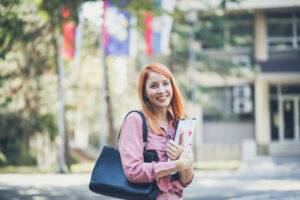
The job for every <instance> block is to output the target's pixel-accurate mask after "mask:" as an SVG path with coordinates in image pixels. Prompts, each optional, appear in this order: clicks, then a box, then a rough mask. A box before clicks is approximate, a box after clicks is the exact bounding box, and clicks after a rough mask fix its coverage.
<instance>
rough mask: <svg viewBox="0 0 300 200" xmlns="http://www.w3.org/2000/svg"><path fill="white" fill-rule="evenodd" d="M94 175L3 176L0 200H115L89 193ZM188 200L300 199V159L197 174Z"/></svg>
mask: <svg viewBox="0 0 300 200" xmlns="http://www.w3.org/2000/svg"><path fill="white" fill-rule="evenodd" d="M89 178H90V174H2V175H0V200H8V199H9V200H14V199H16V200H17V199H22V200H61V199H68V200H83V199H84V200H85V199H95V200H96V199H97V200H100V199H103V200H108V199H113V198H108V197H103V196H99V195H96V194H94V193H92V192H90V191H89V190H88V182H89ZM185 199H187V200H198V199H199V200H201V199H205V200H211V199H232V200H252V199H284V200H290V199H291V200H294V199H295V200H296V199H300V158H299V157H298V158H296V157H294V158H269V157H260V158H255V159H253V160H251V161H247V162H244V163H243V164H242V166H241V168H240V170H238V171H234V172H230V171H209V172H202V171H197V172H196V176H195V179H194V181H193V183H192V184H191V186H190V187H188V188H187V189H186V190H185Z"/></svg>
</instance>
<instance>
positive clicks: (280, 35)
mask: <svg viewBox="0 0 300 200" xmlns="http://www.w3.org/2000/svg"><path fill="white" fill-rule="evenodd" d="M267 26H268V42H269V47H270V50H289V49H299V47H300V13H269V14H267Z"/></svg>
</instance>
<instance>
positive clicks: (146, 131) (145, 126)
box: [117, 110, 148, 151]
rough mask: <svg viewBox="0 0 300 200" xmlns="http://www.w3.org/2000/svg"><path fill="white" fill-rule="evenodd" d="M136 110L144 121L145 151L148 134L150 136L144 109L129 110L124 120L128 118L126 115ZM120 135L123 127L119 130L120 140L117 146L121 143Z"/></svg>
mask: <svg viewBox="0 0 300 200" xmlns="http://www.w3.org/2000/svg"><path fill="white" fill-rule="evenodd" d="M133 112H136V113H138V114H139V115H140V116H141V117H142V123H143V143H144V151H145V150H146V146H147V136H148V127H147V121H146V117H145V115H144V113H143V112H142V111H139V110H132V111H130V112H128V113H127V114H126V116H125V117H124V120H125V119H126V117H127V116H128V115H129V114H130V113H133ZM120 135H121V129H120V131H119V136H118V140H117V146H118V144H119V139H120Z"/></svg>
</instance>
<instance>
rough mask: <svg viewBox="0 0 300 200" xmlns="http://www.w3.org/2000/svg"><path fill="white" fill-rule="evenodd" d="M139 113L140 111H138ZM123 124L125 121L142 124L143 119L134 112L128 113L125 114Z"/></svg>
mask: <svg viewBox="0 0 300 200" xmlns="http://www.w3.org/2000/svg"><path fill="white" fill-rule="evenodd" d="M139 112H141V111H139ZM124 121H125V122H127V121H135V122H138V123H142V121H143V119H142V117H141V115H140V114H139V113H138V112H136V111H130V112H128V113H127V115H126V116H125V120H124Z"/></svg>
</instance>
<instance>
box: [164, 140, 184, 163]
mask: <svg viewBox="0 0 300 200" xmlns="http://www.w3.org/2000/svg"><path fill="white" fill-rule="evenodd" d="M166 151H167V156H168V157H169V158H171V159H172V160H177V159H178V158H179V156H180V154H181V153H182V151H183V147H182V146H180V145H178V144H176V143H175V142H174V141H173V140H169V141H168V143H167V148H166Z"/></svg>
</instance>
